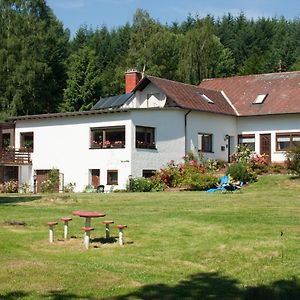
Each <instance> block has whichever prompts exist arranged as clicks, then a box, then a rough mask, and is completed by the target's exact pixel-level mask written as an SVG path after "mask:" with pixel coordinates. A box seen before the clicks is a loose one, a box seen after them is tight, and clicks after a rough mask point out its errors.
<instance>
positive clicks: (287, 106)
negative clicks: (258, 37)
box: [199, 71, 300, 116]
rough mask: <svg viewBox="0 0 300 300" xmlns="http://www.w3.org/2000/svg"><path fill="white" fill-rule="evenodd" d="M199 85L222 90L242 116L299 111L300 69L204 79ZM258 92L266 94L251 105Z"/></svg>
mask: <svg viewBox="0 0 300 300" xmlns="http://www.w3.org/2000/svg"><path fill="white" fill-rule="evenodd" d="M199 87H202V88H207V89H213V90H217V91H224V92H225V94H226V96H227V97H228V98H229V100H230V101H231V103H232V104H233V105H234V107H235V108H236V110H237V111H238V113H239V115H241V116H252V115H269V114H287V113H300V71H296V72H286V73H270V74H260V75H248V76H236V77H227V78H215V79H206V80H203V81H202V82H201V84H200V85H199ZM259 94H268V95H267V97H266V98H265V100H264V102H263V103H262V104H253V102H254V100H255V99H256V97H257V95H259Z"/></svg>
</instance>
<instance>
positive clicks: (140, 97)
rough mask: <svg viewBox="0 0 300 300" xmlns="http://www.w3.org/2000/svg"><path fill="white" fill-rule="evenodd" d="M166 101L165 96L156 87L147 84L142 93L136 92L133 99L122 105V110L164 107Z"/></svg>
mask: <svg viewBox="0 0 300 300" xmlns="http://www.w3.org/2000/svg"><path fill="white" fill-rule="evenodd" d="M149 96H150V97H149ZM166 99H167V98H166V95H165V94H164V93H163V92H162V91H161V90H160V89H159V88H158V87H157V86H156V85H154V84H153V83H149V84H148V85H147V86H146V87H145V88H144V89H143V90H142V91H137V92H136V94H135V97H134V98H133V99H132V100H131V101H130V102H129V103H126V104H124V105H123V108H148V107H164V106H165V103H166Z"/></svg>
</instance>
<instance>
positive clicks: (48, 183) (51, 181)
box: [41, 168, 59, 193]
mask: <svg viewBox="0 0 300 300" xmlns="http://www.w3.org/2000/svg"><path fill="white" fill-rule="evenodd" d="M47 177H48V179H46V180H44V181H43V182H42V183H41V191H42V193H54V192H55V190H56V189H57V187H58V185H59V170H58V169H55V168H53V169H52V170H50V171H49V173H48V176H47Z"/></svg>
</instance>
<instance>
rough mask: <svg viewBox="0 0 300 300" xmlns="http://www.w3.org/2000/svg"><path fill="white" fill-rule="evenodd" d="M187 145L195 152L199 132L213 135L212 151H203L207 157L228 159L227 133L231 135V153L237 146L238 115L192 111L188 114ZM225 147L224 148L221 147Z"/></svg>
mask: <svg viewBox="0 0 300 300" xmlns="http://www.w3.org/2000/svg"><path fill="white" fill-rule="evenodd" d="M187 128H188V133H187V143H188V144H187V145H188V149H189V150H191V151H194V152H197V150H198V133H208V134H212V135H213V141H212V150H213V152H212V153H203V154H204V157H205V158H213V159H222V160H226V161H227V159H228V140H226V139H225V136H226V135H229V136H230V137H231V154H232V152H233V150H234V147H235V146H236V143H237V140H236V135H237V130H236V117H234V116H226V115H221V114H213V113H205V112H197V111H192V112H191V113H189V114H188V115H187ZM222 146H223V147H225V150H222V149H221V147H222Z"/></svg>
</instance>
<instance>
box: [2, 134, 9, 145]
mask: <svg viewBox="0 0 300 300" xmlns="http://www.w3.org/2000/svg"><path fill="white" fill-rule="evenodd" d="M10 145H11V139H10V133H3V134H2V148H7V147H9V146H10Z"/></svg>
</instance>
